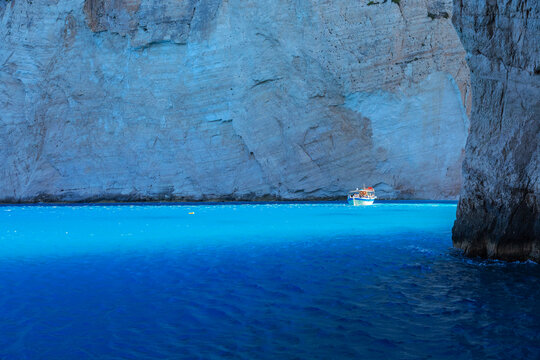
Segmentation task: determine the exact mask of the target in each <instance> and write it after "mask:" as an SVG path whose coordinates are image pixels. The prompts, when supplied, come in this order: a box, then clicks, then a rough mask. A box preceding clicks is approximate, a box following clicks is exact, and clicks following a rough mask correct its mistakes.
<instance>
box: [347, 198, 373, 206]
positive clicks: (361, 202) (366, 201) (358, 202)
mask: <svg viewBox="0 0 540 360" xmlns="http://www.w3.org/2000/svg"><path fill="white" fill-rule="evenodd" d="M374 201H375V199H362V198H349V199H348V202H349V204H350V205H353V206H364V205H373V202H374Z"/></svg>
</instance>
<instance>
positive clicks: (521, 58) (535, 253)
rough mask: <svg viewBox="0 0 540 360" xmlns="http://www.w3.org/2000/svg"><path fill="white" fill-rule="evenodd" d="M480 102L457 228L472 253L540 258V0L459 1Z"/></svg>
mask: <svg viewBox="0 0 540 360" xmlns="http://www.w3.org/2000/svg"><path fill="white" fill-rule="evenodd" d="M454 23H455V26H456V29H457V30H458V32H459V34H460V36H461V39H462V41H463V43H464V45H465V48H466V50H467V53H468V55H469V57H468V62H469V66H470V69H471V78H472V92H473V105H472V116H471V130H470V135H469V138H468V140H467V146H466V159H465V162H464V166H463V170H464V187H463V190H462V193H461V199H460V202H459V206H458V214H457V220H456V223H455V225H454V230H453V241H454V245H455V246H456V247H458V248H462V249H464V250H465V252H466V253H467V254H468V255H471V256H483V257H489V258H499V259H505V260H525V259H534V260H537V261H539V260H540V211H539V209H540V3H539V2H538V1H527V0H511V1H495V0H489V1H485V0H481V1H480V0H456V1H455V2H454Z"/></svg>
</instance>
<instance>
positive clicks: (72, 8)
mask: <svg viewBox="0 0 540 360" xmlns="http://www.w3.org/2000/svg"><path fill="white" fill-rule="evenodd" d="M0 4H1V5H0V37H1V38H2V39H3V41H2V42H1V43H0V160H1V161H2V167H0V200H1V201H34V200H66V201H79V200H101V199H114V200H138V199H155V200H158V199H254V198H282V199H313V198H325V197H335V196H343V194H344V192H345V191H346V190H348V189H350V188H354V187H356V186H361V185H362V184H364V183H365V184H366V185H367V184H369V185H374V186H375V188H376V190H377V192H378V195H379V196H381V197H383V198H384V197H386V198H432V199H437V198H440V199H445V198H457V195H458V193H459V189H460V184H461V162H462V158H463V147H464V144H465V139H466V133H467V129H468V117H467V110H466V109H468V105H467V104H469V102H470V84H469V70H468V67H467V65H466V62H465V52H464V50H463V48H462V45H461V43H460V41H459V39H458V37H457V34H456V32H455V30H454V29H453V27H452V24H451V21H450V19H449V16H451V13H452V5H451V3H449V1H440V0H438V1H427V2H426V1H425V0H401V1H389V0H381V1H368V0H359V1H349V0H331V1H328V0H306V1H297V0H282V1H273V2H268V1H263V0H229V1H224V0H184V1H178V0H41V1H27V0H11V1H9V2H6V1H5V0H0ZM464 104H465V106H464Z"/></svg>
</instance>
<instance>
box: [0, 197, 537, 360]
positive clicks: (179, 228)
mask: <svg viewBox="0 0 540 360" xmlns="http://www.w3.org/2000/svg"><path fill="white" fill-rule="evenodd" d="M190 212H193V213H194V214H190ZM455 212H456V205H455V204H451V203H382V204H381V203H379V204H376V205H374V206H371V207H351V206H348V205H345V204H338V203H322V204H321V203H314V204H281V205H275V204H255V205H246V204H231V205H183V206H179V205H161V206H148V205H146V206H142V205H141V206H139V205H135V206H130V205H123V206H4V207H0V359H2V360H4V359H10V360H11V359H184V358H186V359H193V358H201V359H221V358H239V359H278V358H279V359H340V358H344V359H353V358H371V359H379V358H380V359H387V358H399V359H417V358H436V359H455V358H464V359H480V358H482V359H483V358H493V359H497V358H501V359H502V358H512V359H516V358H524V359H525V358H527V359H535V358H536V359H538V358H540V311H539V310H540V306H539V299H540V265H537V264H534V263H510V264H508V263H502V262H493V261H492V262H489V261H480V260H470V259H466V258H464V257H462V256H461V254H460V253H459V252H458V251H456V250H453V249H452V248H451V227H452V224H453V221H454V218H455Z"/></svg>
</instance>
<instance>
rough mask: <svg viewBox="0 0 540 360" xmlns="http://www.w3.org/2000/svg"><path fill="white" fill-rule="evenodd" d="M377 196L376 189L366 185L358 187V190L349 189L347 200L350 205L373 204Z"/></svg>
mask: <svg viewBox="0 0 540 360" xmlns="http://www.w3.org/2000/svg"><path fill="white" fill-rule="evenodd" d="M376 198H377V197H376V196H375V189H373V188H372V187H371V186H370V187H367V188H366V187H364V188H363V189H359V188H356V190H353V191H349V194H348V195H347V202H348V203H349V204H350V205H354V206H361V205H373V202H374V201H375V199H376Z"/></svg>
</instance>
